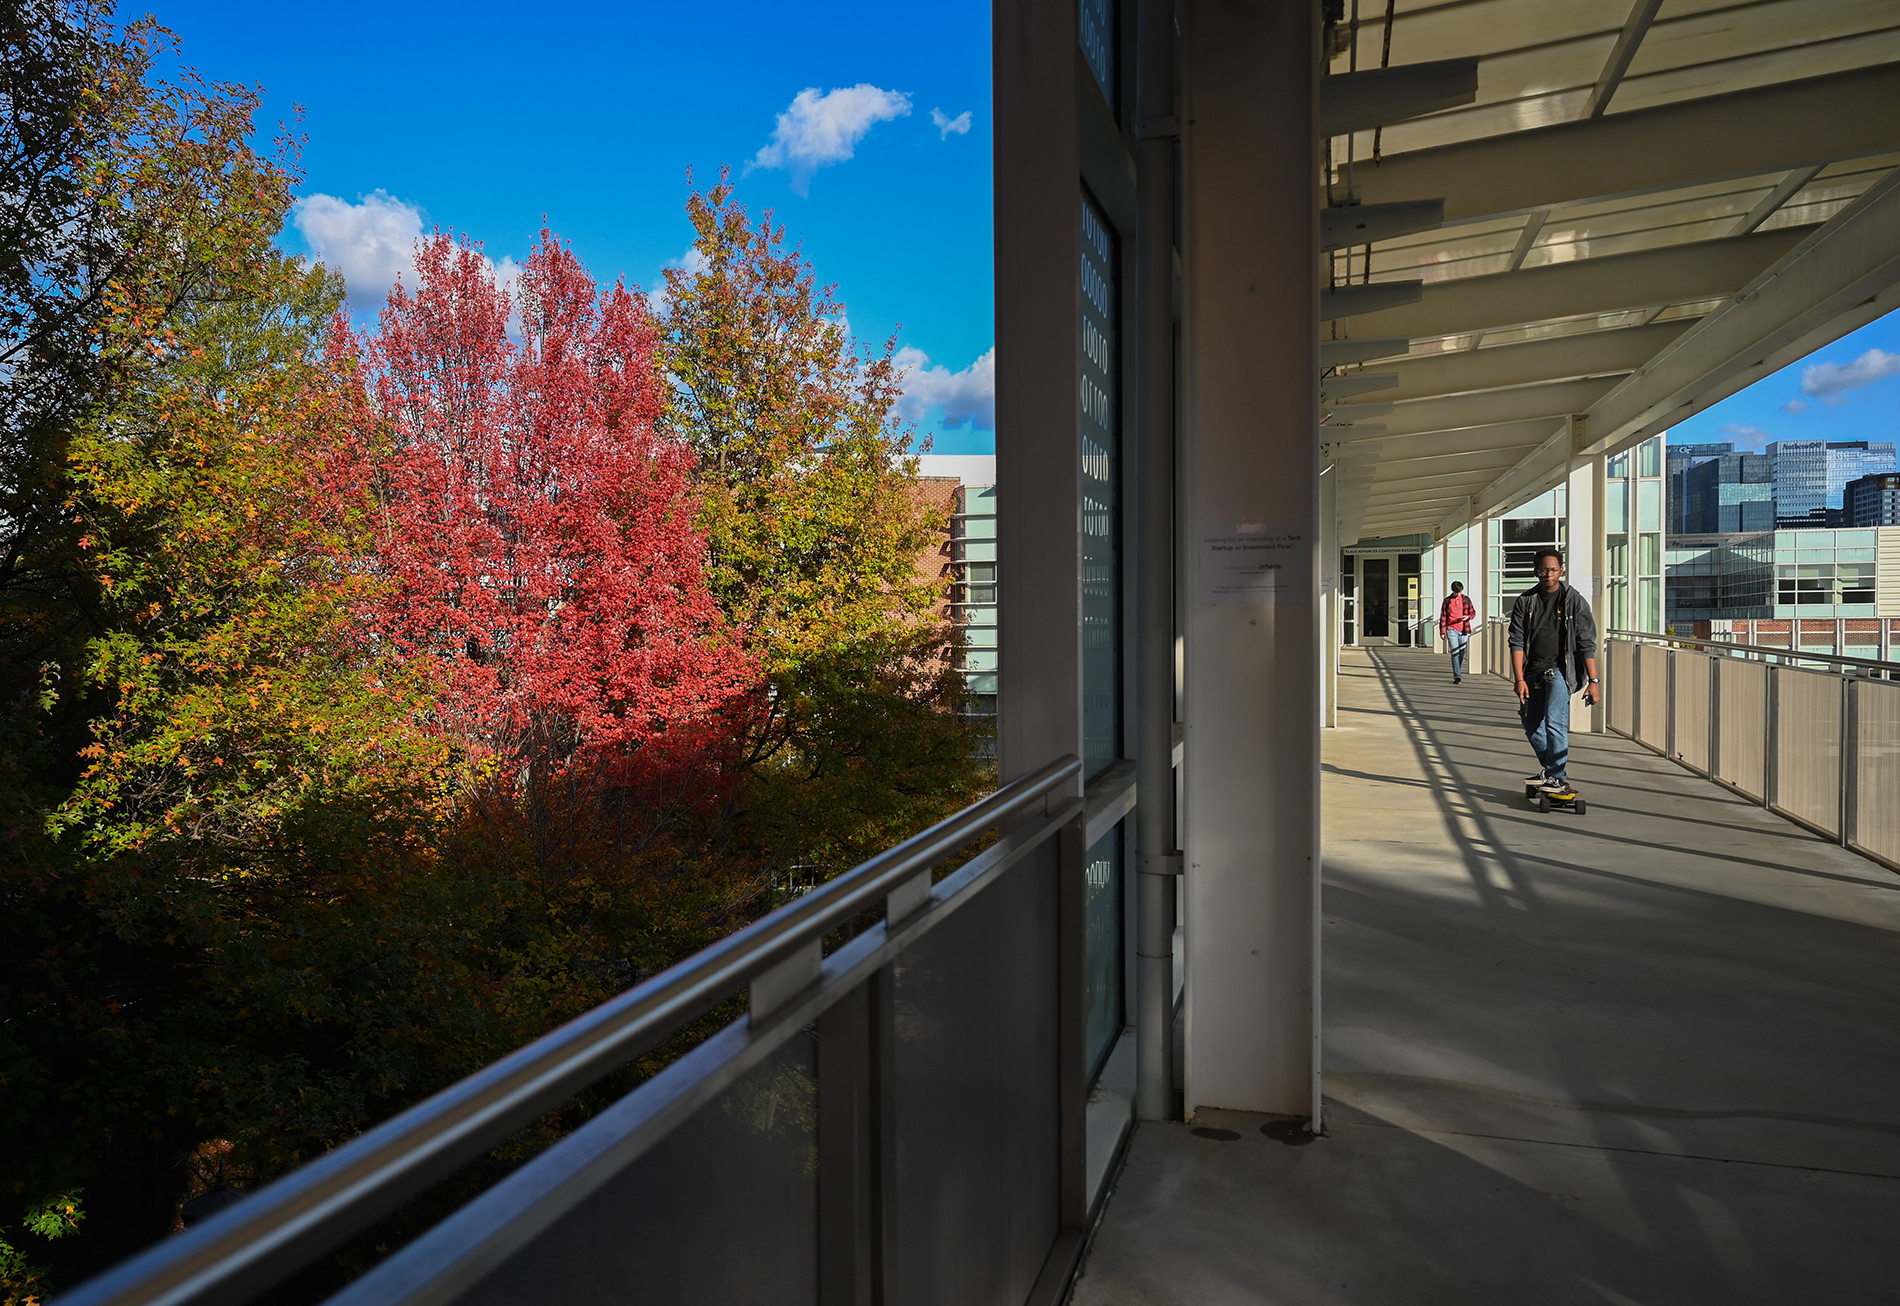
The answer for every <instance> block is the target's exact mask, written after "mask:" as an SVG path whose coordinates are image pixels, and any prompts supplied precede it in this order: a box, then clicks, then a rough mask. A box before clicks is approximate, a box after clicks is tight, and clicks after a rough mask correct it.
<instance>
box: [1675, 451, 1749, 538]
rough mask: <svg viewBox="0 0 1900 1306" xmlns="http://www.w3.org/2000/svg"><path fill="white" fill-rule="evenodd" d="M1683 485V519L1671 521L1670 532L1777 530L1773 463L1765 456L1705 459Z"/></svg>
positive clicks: (1728, 455) (1730, 455)
mask: <svg viewBox="0 0 1900 1306" xmlns="http://www.w3.org/2000/svg"><path fill="white" fill-rule="evenodd" d="M1683 486H1684V494H1683V504H1682V514H1681V519H1680V522H1679V524H1678V523H1677V522H1675V521H1672V523H1671V525H1670V533H1671V534H1681V535H1716V534H1728V535H1735V534H1744V533H1746V534H1759V533H1761V532H1762V531H1771V530H1773V529H1774V528H1775V486H1774V463H1773V460H1771V459H1770V458H1769V457H1768V455H1766V454H1759V453H1726V454H1721V455H1719V456H1717V457H1713V458H1705V459H1702V460H1701V461H1700V462H1699V463H1697V464H1696V465H1695V466H1693V467H1690V468H1688V469H1687V471H1685V472H1684V473H1683ZM1672 488H1673V487H1672Z"/></svg>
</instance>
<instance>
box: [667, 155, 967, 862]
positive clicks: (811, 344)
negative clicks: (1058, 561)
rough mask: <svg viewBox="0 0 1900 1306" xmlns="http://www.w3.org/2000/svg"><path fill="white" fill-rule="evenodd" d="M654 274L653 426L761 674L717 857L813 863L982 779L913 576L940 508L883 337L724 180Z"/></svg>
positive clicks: (938, 625)
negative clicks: (672, 460)
mask: <svg viewBox="0 0 1900 1306" xmlns="http://www.w3.org/2000/svg"><path fill="white" fill-rule="evenodd" d="M687 216H688V218H689V219H690V220H691V222H692V225H693V230H694V233H695V241H694V245H693V254H694V257H693V259H692V260H691V266H689V267H686V268H676V269H672V270H669V271H668V273H667V274H666V294H665V297H664V303H665V317H664V321H663V324H662V325H663V328H664V333H665V334H664V337H663V349H664V354H663V357H664V361H665V365H666V367H667V369H668V372H669V375H670V377H671V380H672V383H673V384H672V388H671V393H670V402H669V406H668V412H667V420H668V422H669V423H670V424H671V425H672V427H673V428H674V429H676V430H677V431H678V432H679V433H680V435H681V437H682V438H683V439H685V440H686V441H687V442H688V443H689V444H690V445H691V447H692V448H693V450H694V452H695V453H696V454H697V455H698V478H699V484H700V489H701V495H702V498H703V503H704V507H703V509H702V514H701V525H702V529H703V530H704V531H705V533H706V537H707V542H708V549H709V555H710V558H709V564H708V575H709V578H710V580H711V583H712V586H713V592H714V593H715V595H717V596H718V598H719V601H720V603H721V605H722V606H723V607H724V608H725V610H726V612H727V613H728V614H729V615H730V616H731V618H732V620H733V622H734V624H735V625H736V626H738V627H739V628H740V629H742V630H744V631H745V632H746V638H747V641H748V648H749V651H750V652H751V653H752V654H753V656H754V657H755V658H757V659H758V661H759V663H760V665H761V666H762V667H763V668H764V669H765V672H766V675H767V676H768V678H769V681H770V684H771V689H772V693H771V696H770V699H769V709H768V711H767V712H766V713H765V715H764V717H763V718H762V719H761V720H759V721H757V722H756V723H754V725H753V727H752V729H751V731H750V733H749V737H748V740H747V744H748V753H747V760H748V765H749V771H748V778H747V783H746V786H745V789H744V791H743V795H742V798H741V800H740V804H741V808H742V810H740V811H737V812H735V813H734V816H735V818H737V819H735V820H734V821H733V823H732V824H731V825H730V826H729V827H728V828H727V829H726V830H725V831H724V838H725V842H724V843H723V844H722V845H721V850H722V852H723V853H724V854H725V855H728V856H739V855H745V856H749V857H752V858H756V859H759V860H761V861H763V862H765V863H767V864H769V865H772V866H774V867H775V868H777V869H781V870H788V869H790V868H792V867H807V868H814V869H815V870H816V871H817V872H818V873H820V874H831V873H836V872H837V871H840V870H843V869H845V868H847V867H849V866H850V865H851V864H853V863H854V862H856V861H858V860H860V859H861V858H863V857H866V856H869V855H870V854H872V853H874V852H876V851H878V850H879V849H880V848H882V847H884V846H886V845H888V844H889V843H891V842H893V841H895V840H896V839H899V838H903V837H905V836H907V835H909V834H911V833H914V832H915V831H916V830H917V829H919V828H921V827H922V826H924V825H926V824H928V823H929V822H931V821H932V820H935V819H938V818H940V817H941V816H943V815H945V814H947V813H948V812H950V811H954V810H955V809H956V808H957V807H959V806H962V805H963V804H965V803H967V802H968V801H970V799H971V798H972V797H973V796H974V795H975V794H976V793H977V792H978V791H979V790H980V789H981V788H982V786H983V785H984V784H985V783H986V782H987V779H988V769H987V766H986V765H985V763H984V762H983V760H982V757H981V752H980V747H979V739H978V734H977V730H976V728H975V727H973V726H972V725H971V724H970V723H969V722H968V721H967V719H966V718H964V717H963V716H962V715H960V713H959V707H960V705H961V698H962V685H961V681H960V680H959V678H958V676H957V674H956V672H955V671H954V669H953V658H952V655H953V652H954V647H955V638H956V630H955V627H954V625H953V624H952V623H950V622H949V621H948V620H947V619H946V617H945V615H944V613H943V611H942V603H943V598H944V593H943V584H942V581H941V580H940V579H939V577H938V576H937V575H936V573H935V569H934V568H921V567H920V566H919V561H920V558H922V557H926V556H928V555H929V554H930V553H931V552H932V551H934V549H935V547H936V546H937V545H938V543H939V542H940V541H941V540H942V538H943V531H944V522H943V521H942V520H941V518H940V517H939V516H938V515H937V514H936V513H934V512H933V511H932V510H931V509H930V508H929V507H928V505H927V504H926V503H925V502H924V501H923V499H922V498H921V496H920V495H919V493H918V491H917V461H916V458H915V456H914V444H913V439H912V434H911V432H910V431H909V429H908V428H906V427H905V426H904V425H903V424H902V423H901V422H899V420H898V419H897V417H896V415H895V405H896V401H897V399H898V397H899V395H900V394H901V391H902V383H903V377H902V374H901V373H900V371H899V369H898V368H897V367H896V365H895V363H894V361H893V357H892V354H893V349H894V346H895V342H894V341H887V342H886V343H885V345H884V347H883V349H882V350H881V351H877V352H872V351H868V350H862V349H860V347H859V346H858V344H857V343H856V341H855V340H854V339H853V338H852V336H851V333H850V330H849V327H848V325H847V323H846V321H845V314H844V306H843V305H842V304H841V303H840V302H839V301H838V299H837V297H836V294H835V291H834V289H833V288H831V287H821V286H819V285H818V283H817V279H816V276H815V275H814V273H813V270H812V268H811V265H810V264H809V263H808V262H806V260H805V259H804V258H803V257H802V255H801V254H800V253H799V252H798V251H797V249H795V248H790V247H788V246H787V245H786V240H785V230H784V228H783V227H780V226H774V225H773V223H772V221H771V217H770V215H769V214H768V215H767V216H766V218H765V219H764V220H763V221H761V222H759V223H758V224H757V225H754V224H753V223H752V221H751V220H750V218H749V217H748V215H747V213H746V211H745V209H744V208H743V207H742V206H740V205H738V204H736V203H735V202H734V201H733V198H732V187H731V186H730V184H729V183H727V182H726V181H725V180H724V179H723V178H722V180H721V181H720V183H719V184H718V185H717V186H714V187H713V188H712V189H711V190H710V191H708V192H706V193H704V194H695V195H693V196H692V198H691V199H690V200H689V202H688V204H687Z"/></svg>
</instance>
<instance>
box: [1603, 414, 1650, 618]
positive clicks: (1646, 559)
mask: <svg viewBox="0 0 1900 1306" xmlns="http://www.w3.org/2000/svg"><path fill="white" fill-rule="evenodd" d="M1663 464H1664V459H1663V437H1662V436H1660V435H1657V436H1652V437H1650V438H1649V439H1647V440H1645V441H1643V442H1642V443H1641V444H1639V445H1637V446H1636V448H1634V449H1632V450H1630V451H1629V452H1628V453H1621V454H1618V455H1617V456H1616V457H1614V458H1611V459H1609V460H1608V462H1607V463H1606V464H1605V469H1604V482H1603V486H1604V490H1603V493H1604V499H1603V544H1604V559H1605V567H1604V572H1605V574H1604V586H1605V594H1604V597H1605V602H1604V604H1603V611H1602V612H1601V613H1599V614H1598V623H1597V624H1598V625H1599V626H1601V627H1603V628H1605V629H1608V630H1642V631H1654V632H1658V633H1660V632H1661V631H1662V629H1663V626H1664V620H1663V618H1664V613H1663V507H1664V504H1663V500H1664V486H1665V468H1664V465H1663Z"/></svg>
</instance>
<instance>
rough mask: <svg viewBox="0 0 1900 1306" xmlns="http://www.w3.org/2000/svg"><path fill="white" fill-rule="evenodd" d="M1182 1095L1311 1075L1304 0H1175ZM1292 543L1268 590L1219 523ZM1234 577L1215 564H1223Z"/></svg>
mask: <svg viewBox="0 0 1900 1306" xmlns="http://www.w3.org/2000/svg"><path fill="white" fill-rule="evenodd" d="M1182 16H1183V31H1182V37H1183V43H1184V47H1185V48H1184V54H1183V59H1182V67H1183V70H1184V75H1185V80H1186V85H1185V87H1184V90H1185V95H1184V97H1183V112H1182V115H1181V132H1182V149H1183V195H1182V216H1181V224H1182V243H1183V249H1182V258H1183V282H1182V286H1183V296H1182V312H1183V324H1182V329H1183V365H1182V385H1183V396H1182V399H1183V420H1184V430H1183V445H1184V458H1183V469H1184V486H1183V496H1182V500H1183V513H1182V517H1183V520H1182V523H1181V529H1182V534H1183V536H1184V538H1183V540H1182V546H1183V549H1184V551H1185V558H1186V559H1187V560H1188V561H1187V566H1186V568H1185V571H1186V584H1187V586H1188V592H1187V594H1186V596H1185V597H1186V609H1187V618H1186V630H1187V757H1186V773H1187V776H1188V779H1189V783H1188V789H1187V812H1186V818H1187V819H1186V830H1187V841H1186V855H1187V872H1186V900H1187V921H1186V947H1187V1033H1186V1043H1187V1053H1186V1060H1187V1065H1186V1106H1187V1108H1188V1111H1189V1112H1190V1114H1191V1113H1192V1112H1194V1111H1195V1110H1197V1109H1199V1108H1201V1107H1230V1108H1237V1109H1242V1110H1250V1111H1272V1112H1281V1113H1286V1114H1292V1115H1302V1116H1310V1115H1313V1114H1315V1113H1316V1110H1317V1104H1318V1099H1319V1090H1318V1063H1319V1058H1318V1036H1319V1021H1318V997H1319V995H1318V989H1317V983H1316V978H1317V960H1318V949H1317V946H1316V939H1317V933H1318V925H1319V913H1318V906H1319V893H1318V871H1319V865H1318V843H1319V838H1318V836H1319V803H1318V791H1319V785H1318V781H1319V676H1320V668H1319V658H1318V650H1319V639H1318V634H1317V631H1316V630H1315V625H1316V623H1317V621H1318V617H1319V605H1318V603H1317V602H1316V601H1315V600H1316V599H1317V597H1318V595H1317V591H1318V564H1319V558H1318V555H1317V550H1316V546H1317V544H1318V542H1319V541H1318V535H1319V531H1318V527H1319V485H1318V480H1319V475H1318V473H1319V468H1318V460H1319V448H1318V441H1317V440H1316V439H1315V432H1316V431H1317V430H1318V429H1319V332H1318V326H1317V323H1318V316H1319V275H1318V273H1319V253H1318V251H1319V232H1318V225H1319V216H1318V214H1319V199H1318V196H1317V194H1316V191H1317V179H1318V177H1319V148H1318V135H1317V124H1316V116H1317V114H1316V110H1317V98H1318V96H1317V91H1318V79H1317V70H1318V68H1319V64H1320V54H1319V49H1318V44H1317V37H1318V19H1319V6H1318V5H1317V4H1314V3H1313V2H1312V0H1258V2H1256V3H1250V4H1233V3H1228V2H1226V0H1184V3H1183V5H1182ZM1261 536H1266V537H1269V538H1271V537H1276V536H1280V537H1286V536H1291V537H1297V540H1298V543H1297V546H1296V547H1295V548H1293V549H1291V550H1290V551H1288V552H1286V553H1283V554H1281V555H1279V556H1280V557H1281V558H1282V559H1283V560H1284V562H1285V569H1284V571H1283V573H1282V577H1283V579H1284V581H1285V582H1286V583H1287V584H1288V589H1287V590H1286V591H1284V592H1282V593H1281V594H1279V595H1278V596H1277V597H1276V598H1275V600H1274V601H1272V602H1262V601H1233V600H1232V591H1228V593H1227V597H1226V598H1225V599H1222V598H1221V595H1220V594H1219V593H1217V592H1216V591H1215V589H1214V586H1215V583H1216V581H1217V580H1218V579H1219V577H1220V575H1221V573H1220V571H1219V569H1218V564H1219V560H1220V559H1221V558H1222V557H1223V556H1227V557H1231V556H1235V555H1232V554H1228V555H1223V554H1220V553H1217V552H1215V551H1214V549H1215V546H1214V544H1213V543H1212V541H1214V540H1217V539H1228V540H1242V539H1246V538H1259V537H1261ZM1231 575H1232V573H1229V576H1230V578H1231Z"/></svg>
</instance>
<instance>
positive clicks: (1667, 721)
mask: <svg viewBox="0 0 1900 1306" xmlns="http://www.w3.org/2000/svg"><path fill="white" fill-rule="evenodd" d="M1680 652H1681V650H1680V649H1673V648H1672V649H1665V650H1664V652H1663V657H1664V659H1665V661H1664V663H1663V666H1664V675H1663V684H1664V685H1665V686H1666V688H1665V689H1664V690H1663V756H1664V757H1666V758H1668V759H1669V760H1670V761H1672V762H1673V761H1675V760H1676V759H1677V758H1678V757H1679V756H1680V753H1679V751H1678V750H1677V748H1676V657H1677V655H1678V654H1679V653H1680Z"/></svg>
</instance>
